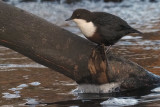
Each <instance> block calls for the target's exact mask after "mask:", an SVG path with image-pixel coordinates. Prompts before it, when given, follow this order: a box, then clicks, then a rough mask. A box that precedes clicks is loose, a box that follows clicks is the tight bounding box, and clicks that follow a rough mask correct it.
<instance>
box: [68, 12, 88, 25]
mask: <svg viewBox="0 0 160 107" xmlns="http://www.w3.org/2000/svg"><path fill="white" fill-rule="evenodd" d="M69 20H73V21H74V22H77V21H79V20H85V21H86V22H90V21H91V12H90V11H88V10H86V9H76V10H75V11H74V12H73V13H72V16H71V17H70V18H68V19H66V21H69Z"/></svg>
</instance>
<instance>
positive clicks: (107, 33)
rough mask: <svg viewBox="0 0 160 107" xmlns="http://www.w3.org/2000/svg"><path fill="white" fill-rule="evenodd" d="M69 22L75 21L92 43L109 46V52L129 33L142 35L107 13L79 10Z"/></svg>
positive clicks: (118, 18)
mask: <svg viewBox="0 0 160 107" xmlns="http://www.w3.org/2000/svg"><path fill="white" fill-rule="evenodd" d="M69 20H73V21H74V22H75V23H76V24H77V26H78V27H79V28H80V30H81V32H82V33H83V34H84V36H85V37H86V38H87V39H89V40H90V41H92V42H95V43H97V44H98V45H105V46H109V47H108V49H107V50H109V48H110V46H112V45H114V44H115V43H116V42H118V40H120V39H121V38H122V37H123V36H125V35H127V34H129V33H141V32H140V31H138V30H136V29H134V28H132V27H131V26H129V25H128V23H127V22H126V21H124V20H123V19H121V18H120V17H118V16H115V15H112V14H110V13H105V12H90V11H88V10H86V9H77V10H75V11H74V12H73V14H72V16H71V17H70V18H69V19H67V20H66V21H69Z"/></svg>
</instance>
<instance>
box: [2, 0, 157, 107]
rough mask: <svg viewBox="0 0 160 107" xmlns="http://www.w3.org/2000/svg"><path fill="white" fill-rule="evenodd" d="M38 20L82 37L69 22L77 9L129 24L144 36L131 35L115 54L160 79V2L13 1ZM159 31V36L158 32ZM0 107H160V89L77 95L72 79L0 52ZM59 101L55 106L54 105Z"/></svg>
mask: <svg viewBox="0 0 160 107" xmlns="http://www.w3.org/2000/svg"><path fill="white" fill-rule="evenodd" d="M8 3H9V4H12V5H14V6H16V7H19V8H22V9H24V10H26V11H28V12H31V13H33V14H35V15H38V16H40V17H42V18H44V19H46V20H48V21H49V22H51V23H54V24H56V25H58V26H60V27H63V28H65V29H67V30H69V31H71V32H73V33H76V34H78V35H79V36H81V37H83V35H82V34H81V33H80V31H79V30H78V29H77V27H76V25H75V24H74V23H73V22H65V21H64V20H65V19H66V18H68V17H70V15H71V13H72V11H73V10H74V9H76V8H86V9H89V10H92V11H105V12H110V13H112V14H115V15H118V16H120V17H122V18H123V19H125V20H126V21H127V22H128V23H129V24H130V25H131V26H133V27H135V28H137V29H138V30H140V31H142V32H151V33H148V34H147V35H145V36H140V35H128V36H126V37H124V38H123V39H122V40H121V41H119V42H118V43H117V44H116V45H115V46H113V47H112V49H111V50H112V51H114V52H115V53H118V54H120V55H121V56H124V57H125V58H127V59H130V60H132V61H134V62H136V63H138V64H139V65H141V66H143V67H144V68H145V69H147V70H149V71H151V72H153V73H155V74H157V75H160V72H159V71H160V54H159V53H160V20H159V19H160V1H158V0H157V2H153V3H150V2H148V1H147V0H146V1H145V2H142V1H140V0H124V2H122V3H112V2H109V3H104V2H102V1H99V2H89V1H86V0H84V1H83V2H79V3H76V4H70V5H69V4H65V3H63V2H61V3H56V2H43V3H41V2H27V3H26V2H23V3H19V2H18V1H14V0H12V1H11V2H8ZM153 32H156V33H153ZM0 86H1V87H0V93H1V94H0V105H1V106H2V107H5V105H6V106H9V107H12V106H25V104H26V103H28V104H31V105H37V104H39V103H43V104H41V105H39V106H43V105H44V104H46V103H47V104H48V106H51V107H54V106H55V107H56V106H64V105H65V106H75V107H79V106H82V107H87V106H97V107H98V106H102V107H105V106H133V105H136V106H149V107H150V106H157V107H158V106H159V105H160V89H159V88H156V89H139V90H134V91H132V92H125V93H117V94H115V93H113V94H77V93H76V92H74V90H75V89H76V87H77V84H76V83H75V82H74V81H72V80H71V79H69V78H67V77H65V76H63V75H62V74H59V73H57V72H54V71H53V70H51V69H48V68H46V67H44V66H42V65H39V64H37V63H35V62H33V61H32V60H30V59H29V58H27V57H25V56H23V55H21V54H19V53H17V52H15V51H13V50H10V49H8V48H5V47H2V46H1V47H0ZM54 102H56V103H54Z"/></svg>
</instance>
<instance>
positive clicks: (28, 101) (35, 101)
mask: <svg viewBox="0 0 160 107" xmlns="http://www.w3.org/2000/svg"><path fill="white" fill-rule="evenodd" d="M26 101H27V102H26V103H27V104H29V105H37V104H39V102H38V101H37V100H36V99H33V98H29V99H26Z"/></svg>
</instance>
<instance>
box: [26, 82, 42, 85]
mask: <svg viewBox="0 0 160 107" xmlns="http://www.w3.org/2000/svg"><path fill="white" fill-rule="evenodd" d="M29 84H30V85H32V86H38V85H40V84H41V83H40V82H31V83H29Z"/></svg>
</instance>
